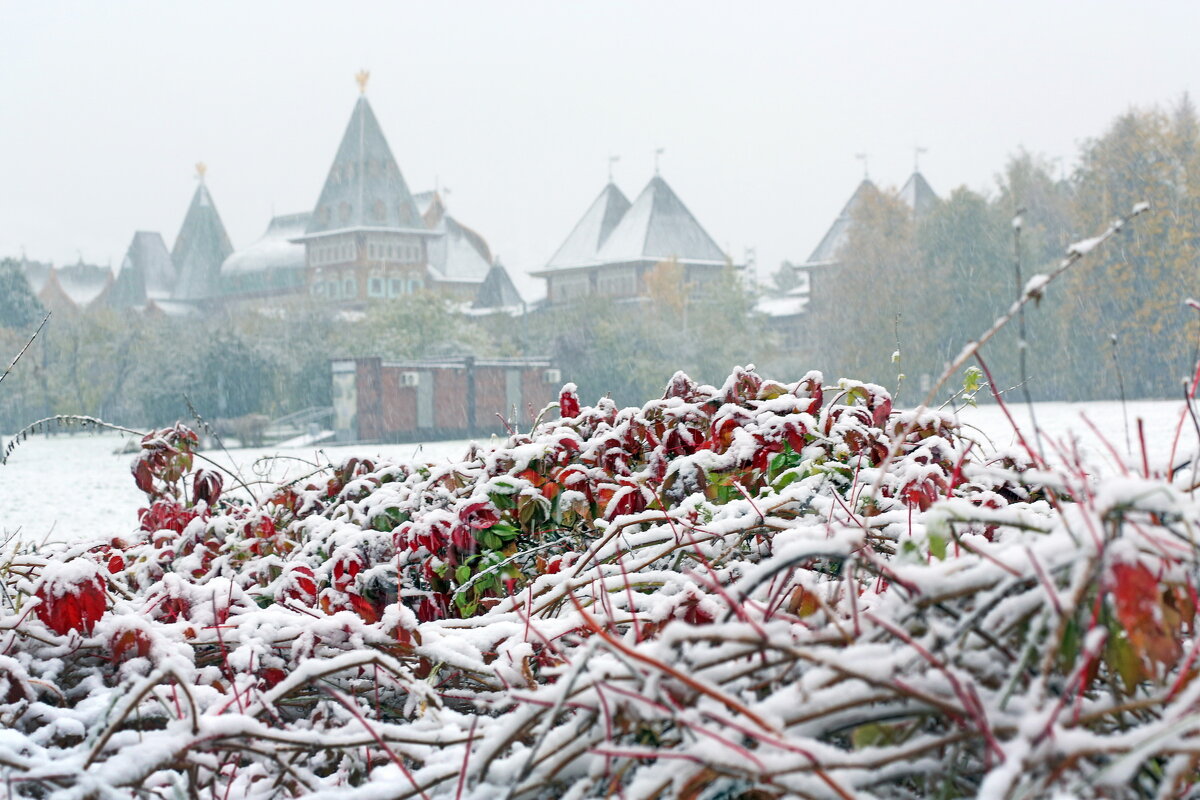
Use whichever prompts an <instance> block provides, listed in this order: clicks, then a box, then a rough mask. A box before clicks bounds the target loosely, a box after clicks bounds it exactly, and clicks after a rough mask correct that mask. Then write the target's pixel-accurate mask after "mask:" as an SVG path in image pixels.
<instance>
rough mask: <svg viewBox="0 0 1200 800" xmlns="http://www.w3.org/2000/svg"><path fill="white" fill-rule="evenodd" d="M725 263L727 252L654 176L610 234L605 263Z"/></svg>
mask: <svg viewBox="0 0 1200 800" xmlns="http://www.w3.org/2000/svg"><path fill="white" fill-rule="evenodd" d="M668 258H675V259H678V260H679V261H682V262H691V263H701V264H724V263H725V262H726V260H727V259H726V256H725V253H724V252H723V251H722V250H721V248H720V247H718V246H717V243H716V242H714V241H713V238H712V237H711V236H709V235H708V232H707V231H705V230H704V228H702V227H700V223H699V222H697V221H696V218H695V217H693V216H692V212H690V211H688V209H687V206H685V205H684V204H683V201H681V200H680V199H679V197H678V196H676V194H675V192H673V191H672V190H671V187H670V186H668V185H667V182H666V181H664V180H663V179H662V177H660V176H658V175H655V176H654V177H653V178H651V179H650V183H648V184H646V188H645V189H643V190H642V193H641V194H639V195H638V196H637V199H636V200H634V201H633V205H631V206H630V207H629V210H628V211H626V212H625V215H624V216H623V217H622V218H621V222H620V224H618V225H617V227H616V229H614V230H613V232H612V233H611V234H609V236H608V239H607V240H606V241H605V242H604V245H603V246H602V247H601V248H600V252H599V253H598V254H597V259H598V260H599V261H600V262H602V263H608V264H612V263H619V262H628V261H662V260H664V259H668Z"/></svg>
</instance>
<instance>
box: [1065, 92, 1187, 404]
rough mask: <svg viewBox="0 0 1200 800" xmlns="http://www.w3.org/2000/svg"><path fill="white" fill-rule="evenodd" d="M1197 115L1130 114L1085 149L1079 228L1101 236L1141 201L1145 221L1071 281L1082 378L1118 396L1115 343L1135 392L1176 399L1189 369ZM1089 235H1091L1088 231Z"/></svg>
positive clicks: (1072, 326)
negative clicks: (1144, 205)
mask: <svg viewBox="0 0 1200 800" xmlns="http://www.w3.org/2000/svg"><path fill="white" fill-rule="evenodd" d="M1197 128H1198V126H1197V119H1196V113H1195V109H1194V108H1193V107H1192V105H1191V102H1190V100H1188V98H1187V97H1186V96H1185V97H1184V98H1183V99H1182V100H1181V102H1180V103H1179V104H1178V105H1177V106H1176V107H1175V109H1174V110H1173V111H1172V112H1171V113H1167V112H1164V111H1162V110H1158V109H1152V110H1149V111H1139V110H1131V111H1129V112H1128V113H1126V114H1123V115H1122V116H1121V117H1119V118H1118V119H1117V120H1116V121H1115V122H1114V123H1113V125H1112V126H1111V127H1110V128H1109V130H1108V131H1107V132H1106V133H1105V134H1104V135H1103V136H1102V137H1100V138H1099V139H1096V140H1094V141H1092V142H1090V143H1088V145H1087V146H1086V147H1085V148H1084V153H1083V159H1082V163H1081V165H1080V167H1079V170H1078V171H1077V173H1076V176H1075V184H1076V195H1075V200H1076V203H1075V214H1076V219H1077V225H1078V228H1079V229H1080V230H1083V231H1088V232H1094V231H1098V230H1101V229H1103V228H1104V227H1105V226H1106V225H1107V224H1108V223H1109V222H1111V220H1112V219H1114V218H1115V217H1117V216H1119V215H1122V214H1126V213H1128V212H1129V210H1130V209H1131V208H1132V207H1133V206H1134V205H1135V204H1136V203H1139V202H1147V203H1149V205H1150V211H1149V213H1148V214H1145V215H1143V216H1142V217H1141V218H1139V220H1138V222H1137V223H1136V224H1135V225H1133V226H1131V229H1130V230H1128V231H1126V232H1124V233H1123V234H1121V237H1120V239H1119V240H1118V241H1117V242H1115V243H1114V245H1115V246H1110V247H1107V248H1104V250H1103V251H1101V252H1100V253H1098V254H1096V255H1095V256H1093V257H1092V259H1089V263H1088V264H1087V265H1083V266H1082V268H1081V269H1078V270H1076V271H1073V272H1072V273H1071V274H1070V275H1069V276H1068V278H1067V289H1068V292H1069V294H1070V296H1071V299H1072V302H1071V303H1070V304H1068V306H1067V323H1068V325H1069V331H1070V338H1071V340H1072V342H1073V344H1074V346H1075V363H1076V365H1077V369H1076V379H1077V380H1078V381H1080V382H1086V384H1087V385H1088V387H1089V389H1090V391H1091V392H1095V393H1099V394H1101V395H1103V396H1110V397H1112V396H1115V395H1116V393H1117V390H1118V385H1117V384H1118V378H1117V375H1116V369H1115V368H1114V366H1113V362H1112V345H1111V337H1112V336H1116V337H1117V341H1118V342H1119V345H1120V356H1121V364H1120V369H1121V371H1122V372H1123V373H1124V376H1123V377H1124V382H1125V384H1126V386H1127V388H1128V389H1129V391H1130V392H1131V393H1133V394H1135V395H1142V396H1171V395H1174V394H1176V393H1177V392H1178V391H1179V388H1178V382H1179V380H1180V378H1181V376H1186V375H1187V374H1188V373H1190V371H1191V366H1192V363H1193V361H1194V359H1195V342H1196V341H1197V336H1198V334H1200V322H1197V320H1196V315H1195V312H1193V311H1191V310H1189V309H1187V308H1186V307H1185V305H1184V300H1186V299H1187V298H1189V297H1194V296H1196V295H1197V293H1200V275H1198V274H1197V269H1196V265H1197V261H1198V258H1200V248H1198V244H1200V156H1198V148H1197ZM1088 235H1092V234H1091V233H1089V234H1088Z"/></svg>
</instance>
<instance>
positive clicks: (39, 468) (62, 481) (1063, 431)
mask: <svg viewBox="0 0 1200 800" xmlns="http://www.w3.org/2000/svg"><path fill="white" fill-rule="evenodd" d="M1182 409H1183V403H1182V402H1181V401H1167V400H1153V401H1149V400H1143V401H1133V402H1131V403H1130V404H1129V407H1128V415H1129V435H1130V440H1131V442H1132V447H1133V452H1134V453H1135V454H1137V456H1138V458H1139V459H1140V455H1141V448H1140V445H1139V443H1138V435H1137V420H1138V418H1141V419H1142V420H1143V421H1144V429H1145V437H1146V449H1147V451H1148V453H1149V458H1150V462H1151V464H1152V465H1162V464H1165V462H1166V460H1167V457H1168V454H1169V451H1170V449H1171V442H1172V440H1173V438H1174V436H1175V428H1176V425H1177V424H1178V421H1179V416H1180V412H1181V411H1182ZM1012 411H1013V414H1014V416H1015V417H1016V418H1017V421H1018V423H1019V424H1021V425H1022V426H1023V429H1024V430H1026V431H1031V430H1032V429H1031V428H1030V427H1029V426H1028V418H1029V415H1028V410H1027V409H1026V408H1025V407H1024V406H1021V405H1015V406H1014V407H1013V408H1012ZM1081 413H1082V414H1086V415H1087V417H1088V419H1090V420H1091V421H1092V422H1093V423H1094V424H1095V426H1096V427H1097V428H1098V429H1100V430H1101V431H1102V432H1104V435H1105V437H1106V438H1107V439H1108V440H1109V442H1110V444H1111V445H1112V446H1113V447H1114V448H1116V450H1117V451H1119V452H1122V453H1124V452H1125V430H1126V428H1125V424H1124V421H1123V415H1122V409H1121V404H1120V403H1116V402H1094V403H1038V404H1037V405H1036V408H1035V414H1036V415H1037V421H1038V424H1039V426H1040V427H1041V429H1042V431H1043V432H1044V434H1045V435H1046V436H1047V437H1048V438H1053V439H1055V440H1058V441H1063V440H1065V438H1064V437H1066V436H1067V435H1068V434H1069V433H1070V432H1072V431H1073V432H1075V433H1077V434H1078V436H1079V440H1080V447H1081V449H1083V450H1084V451H1085V453H1087V454H1088V455H1089V457H1090V458H1092V459H1093V460H1095V461H1096V462H1097V466H1098V467H1106V468H1111V466H1112V458H1111V456H1110V455H1109V454H1108V451H1107V448H1105V447H1104V446H1103V445H1102V444H1101V443H1100V442H1099V440H1098V439H1097V437H1096V436H1095V434H1093V433H1092V432H1091V431H1090V430H1089V429H1088V427H1087V425H1086V424H1085V423H1084V422H1083V421H1082V420H1081V418H1080V414H1081ZM961 418H962V421H963V422H964V423H967V424H970V425H974V426H976V427H978V428H979V429H980V430H982V431H983V432H984V433H986V434H987V436H988V437H989V438H990V439H991V440H992V441H993V442H994V443H995V444H996V445H997V446H1006V445H1008V444H1011V443H1012V442H1013V439H1014V437H1013V434H1012V429H1011V426H1009V424H1008V422H1007V421H1006V420H1005V419H1004V416H1003V414H1002V413H1001V412H1000V409H999V408H997V407H996V406H995V405H986V406H981V407H979V408H974V409H971V408H968V409H965V410H964V411H963V412H962V417H961ZM124 442H125V439H124V438H122V437H119V436H115V435H103V436H101V435H87V434H77V435H75V436H66V435H59V436H54V437H52V438H49V439H47V438H43V437H34V438H30V439H29V440H28V441H27V442H25V443H24V444H22V445H21V446H20V447H18V448H17V450H16V451H15V452H14V453H13V454H12V457H11V458H10V459H9V462H8V464H7V465H6V466H0V531H3V532H4V533H6V534H12V533H14V532H17V533H18V535H19V536H20V537H21V538H23V539H26V540H31V539H37V540H41V539H44V538H47V537H50V538H53V539H56V540H71V539H77V538H83V537H92V536H115V535H120V534H124V533H127V532H128V531H129V530H131V529H132V528H133V527H134V526H135V525H136V523H137V509H138V508H139V507H140V506H141V505H142V504H143V501H144V496H143V495H142V494H141V493H140V492H138V490H137V488H136V487H135V486H134V485H133V478H132V476H131V475H130V472H129V464H130V462H131V460H132V458H133V457H132V456H131V455H130V454H128V453H125V454H115V453H114V451H116V450H118V449H119V448H120V447H121V446H122V444H123V443H124ZM1195 445H1196V435H1195V432H1194V428H1193V427H1192V423H1191V420H1190V419H1189V420H1187V421H1186V423H1185V425H1184V429H1183V435H1182V436H1181V438H1180V444H1179V450H1180V454H1179V455H1177V456H1176V461H1177V462H1178V461H1180V460H1183V459H1184V458H1186V457H1187V456H1186V455H1185V454H1187V453H1188V452H1189V451H1191V450H1193V449H1194V448H1195ZM467 446H468V442H466V441H455V442H434V443H431V444H425V445H420V446H418V445H413V444H406V445H352V446H342V447H321V448H313V447H307V448H294V449H279V448H265V449H244V450H243V449H236V450H231V451H230V452H229V456H228V457H227V456H226V455H225V454H224V453H221V452H219V451H218V452H208V453H206V455H208V456H209V457H211V458H213V459H214V460H216V461H217V462H218V463H221V464H223V465H224V464H228V463H229V457H232V459H233V462H234V463H235V464H236V466H237V468H238V469H239V470H240V471H241V473H242V475H243V476H244V479H245V480H246V481H247V482H249V481H251V480H254V479H255V478H259V477H271V478H273V479H285V478H289V477H297V476H299V475H301V474H304V473H305V472H306V471H309V470H311V469H312V464H313V463H322V464H324V463H328V462H329V461H330V460H333V461H339V460H341V459H342V458H345V457H347V456H350V455H361V456H368V457H369V456H375V455H380V456H384V457H385V458H388V459H413V458H416V459H418V460H421V461H442V460H445V459H457V458H458V457H460V456H461V455H463V454H464V453H465V452H466V449H467ZM1047 448H1048V449H1051V450H1052V448H1050V447H1049V445H1048V444H1047ZM271 456H278V458H269V459H267V460H263V459H264V458H266V457H271Z"/></svg>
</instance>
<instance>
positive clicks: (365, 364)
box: [357, 358, 383, 439]
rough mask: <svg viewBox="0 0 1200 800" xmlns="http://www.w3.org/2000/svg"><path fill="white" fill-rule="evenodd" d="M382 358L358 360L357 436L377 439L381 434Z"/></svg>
mask: <svg viewBox="0 0 1200 800" xmlns="http://www.w3.org/2000/svg"><path fill="white" fill-rule="evenodd" d="M381 370H382V359H378V358H362V359H359V361H358V369H357V372H358V374H357V381H358V392H357V393H358V438H360V439H379V438H381V437H382V436H383V418H382V414H381V413H380V410H381V408H382V402H383V397H382V394H381V391H380V390H381V380H380V378H381V375H380V372H381Z"/></svg>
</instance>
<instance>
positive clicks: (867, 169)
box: [854, 153, 871, 181]
mask: <svg viewBox="0 0 1200 800" xmlns="http://www.w3.org/2000/svg"><path fill="white" fill-rule="evenodd" d="M854 157H855V158H857V159H858V160H859V161H861V162H862V164H863V180H864V181H869V180H871V163H870V161H871V154H870V153H855V154H854Z"/></svg>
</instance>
